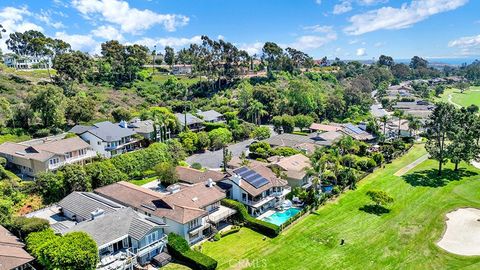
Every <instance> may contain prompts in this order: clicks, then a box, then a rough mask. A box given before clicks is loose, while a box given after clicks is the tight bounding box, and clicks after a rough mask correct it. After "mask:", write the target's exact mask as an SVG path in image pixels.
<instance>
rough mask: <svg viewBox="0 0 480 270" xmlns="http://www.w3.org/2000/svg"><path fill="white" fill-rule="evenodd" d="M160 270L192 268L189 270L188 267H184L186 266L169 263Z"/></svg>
mask: <svg viewBox="0 0 480 270" xmlns="http://www.w3.org/2000/svg"><path fill="white" fill-rule="evenodd" d="M159 269H161V270H189V269H191V268H189V267H187V266H184V265H181V264H178V263H169V264H167V265H165V266H164V267H162V268H159Z"/></svg>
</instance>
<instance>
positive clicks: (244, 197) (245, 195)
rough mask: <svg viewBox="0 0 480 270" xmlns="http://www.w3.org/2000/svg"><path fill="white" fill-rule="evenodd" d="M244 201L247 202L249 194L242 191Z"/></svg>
mask: <svg viewBox="0 0 480 270" xmlns="http://www.w3.org/2000/svg"><path fill="white" fill-rule="evenodd" d="M242 201H244V202H246V201H247V194H246V193H242Z"/></svg>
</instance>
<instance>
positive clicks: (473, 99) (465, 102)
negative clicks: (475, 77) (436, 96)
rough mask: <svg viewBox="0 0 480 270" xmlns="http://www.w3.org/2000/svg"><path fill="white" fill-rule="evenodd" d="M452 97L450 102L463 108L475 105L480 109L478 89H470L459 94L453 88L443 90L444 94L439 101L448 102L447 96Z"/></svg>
mask: <svg viewBox="0 0 480 270" xmlns="http://www.w3.org/2000/svg"><path fill="white" fill-rule="evenodd" d="M450 95H451V96H452V98H451V101H452V102H453V103H455V104H458V105H460V106H463V107H468V106H470V105H472V104H475V105H477V106H479V107H480V87H474V86H472V87H470V89H469V90H466V91H465V92H463V94H462V93H461V92H460V90H458V89H455V88H449V89H445V93H443V95H442V96H441V97H440V100H442V101H445V102H448V100H449V96H450Z"/></svg>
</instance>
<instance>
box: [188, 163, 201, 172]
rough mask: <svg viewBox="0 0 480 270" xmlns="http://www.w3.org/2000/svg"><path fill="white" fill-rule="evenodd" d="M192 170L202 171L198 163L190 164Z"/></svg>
mask: <svg viewBox="0 0 480 270" xmlns="http://www.w3.org/2000/svg"><path fill="white" fill-rule="evenodd" d="M190 167H191V168H192V169H195V170H201V169H202V164H200V163H198V162H195V163H193V164H192V166H190Z"/></svg>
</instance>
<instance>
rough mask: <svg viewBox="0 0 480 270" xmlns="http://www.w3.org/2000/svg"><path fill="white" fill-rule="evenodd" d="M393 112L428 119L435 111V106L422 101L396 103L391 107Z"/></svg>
mask: <svg viewBox="0 0 480 270" xmlns="http://www.w3.org/2000/svg"><path fill="white" fill-rule="evenodd" d="M392 107H393V109H394V110H400V111H403V112H404V113H405V114H408V115H412V116H416V117H419V118H423V119H425V118H428V117H429V116H430V114H431V113H432V111H433V109H435V105H433V104H430V103H428V102H426V101H423V100H417V101H413V102H397V104H395V105H393V106H392Z"/></svg>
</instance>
